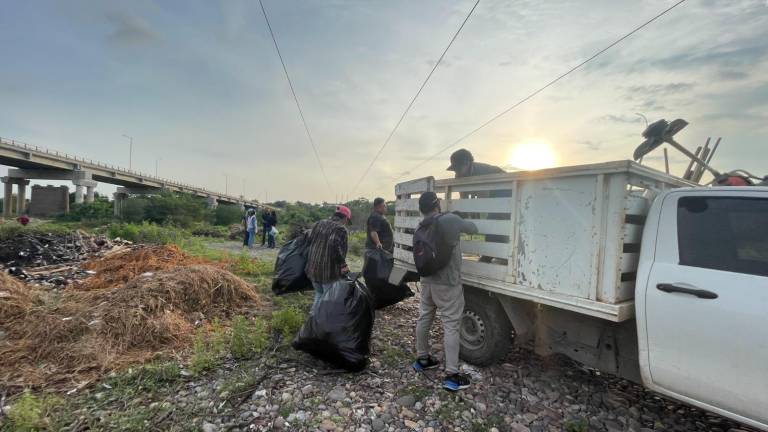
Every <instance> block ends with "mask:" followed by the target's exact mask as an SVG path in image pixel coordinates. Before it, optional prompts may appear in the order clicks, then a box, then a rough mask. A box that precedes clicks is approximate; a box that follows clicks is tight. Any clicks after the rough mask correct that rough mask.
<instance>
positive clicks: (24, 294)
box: [0, 271, 40, 323]
mask: <svg viewBox="0 0 768 432" xmlns="http://www.w3.org/2000/svg"><path fill="white" fill-rule="evenodd" d="M39 303H40V298H39V295H38V293H37V292H36V291H34V290H31V289H30V288H29V287H27V286H26V285H24V284H23V283H21V282H19V281H18V280H17V279H15V278H14V277H12V276H9V275H8V274H7V273H5V272H3V271H0V323H4V322H10V321H11V320H12V319H15V318H17V317H19V316H21V315H24V314H25V313H26V312H27V311H28V310H29V309H30V308H32V306H33V305H35V304H39Z"/></svg>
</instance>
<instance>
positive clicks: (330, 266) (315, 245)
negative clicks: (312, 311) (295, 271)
mask: <svg viewBox="0 0 768 432" xmlns="http://www.w3.org/2000/svg"><path fill="white" fill-rule="evenodd" d="M350 219H352V211H351V210H350V209H349V208H348V207H346V206H341V205H340V206H337V207H336V212H335V213H334V214H333V216H331V217H330V218H328V219H324V220H321V221H319V222H316V223H315V225H313V226H312V231H311V232H310V234H309V250H308V251H307V265H306V267H305V268H304V271H305V272H306V274H307V277H308V278H309V280H310V281H312V286H313V287H314V288H315V302H314V303H313V304H312V307H314V306H315V305H317V303H318V302H319V301H320V298H321V297H322V296H323V293H325V291H326V290H328V289H330V288H331V287H333V285H334V284H336V283H338V282H339V280H340V279H341V277H342V276H343V275H345V274H347V273H349V267H348V266H347V261H346V258H347V227H346V225H347V224H348V223H349V221H350Z"/></svg>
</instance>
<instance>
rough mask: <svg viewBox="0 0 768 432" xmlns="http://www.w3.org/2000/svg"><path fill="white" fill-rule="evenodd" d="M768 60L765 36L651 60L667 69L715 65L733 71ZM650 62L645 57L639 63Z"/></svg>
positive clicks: (767, 44)
mask: <svg viewBox="0 0 768 432" xmlns="http://www.w3.org/2000/svg"><path fill="white" fill-rule="evenodd" d="M764 60H768V41H766V40H765V39H764V38H755V40H739V41H732V42H730V43H726V44H723V45H720V46H715V47H702V48H701V49H700V50H698V51H687V52H684V53H681V54H675V55H672V56H667V57H663V58H660V59H656V60H651V61H650V63H651V64H652V65H654V66H656V67H660V68H663V69H667V70H693V69H696V68H702V67H715V68H719V69H725V70H729V71H732V70H734V67H752V66H754V65H755V64H757V63H760V62H762V61H764ZM646 62H648V59H643V60H641V61H640V62H638V65H640V64H642V63H646Z"/></svg>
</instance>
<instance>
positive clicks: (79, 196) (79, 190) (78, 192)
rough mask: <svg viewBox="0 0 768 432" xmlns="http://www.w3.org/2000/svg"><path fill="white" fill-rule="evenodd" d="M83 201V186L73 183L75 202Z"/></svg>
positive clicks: (80, 202)
mask: <svg viewBox="0 0 768 432" xmlns="http://www.w3.org/2000/svg"><path fill="white" fill-rule="evenodd" d="M82 203H83V187H82V186H80V185H79V184H76V185H75V204H82Z"/></svg>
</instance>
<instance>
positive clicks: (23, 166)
mask: <svg viewBox="0 0 768 432" xmlns="http://www.w3.org/2000/svg"><path fill="white" fill-rule="evenodd" d="M0 165H7V166H11V167H15V169H9V170H8V176H6V177H2V182H3V183H4V184H5V194H4V196H3V198H4V200H3V217H6V218H7V217H11V200H12V198H11V197H12V194H13V185H16V187H17V189H18V191H17V208H16V213H17V214H18V215H22V214H24V213H25V211H26V209H25V205H26V198H27V193H26V187H27V185H29V181H30V180H37V179H39V180H63V181H71V182H72V183H73V184H74V185H75V203H82V202H92V201H93V198H94V190H95V188H96V185H97V184H98V182H102V183H109V184H114V185H118V186H119V187H118V188H117V192H115V194H114V199H115V201H114V207H115V216H120V215H121V214H122V208H123V202H124V200H125V198H127V197H128V196H129V195H137V194H157V193H159V192H160V191H163V190H167V191H172V192H182V193H188V194H192V195H194V196H199V197H204V198H206V199H207V200H208V206H209V207H211V208H215V207H216V206H217V205H218V204H219V203H224V204H235V205H240V206H241V207H255V208H265V207H267V206H265V205H263V204H261V203H259V202H258V201H250V200H246V199H244V198H243V197H236V196H232V195H226V194H222V193H219V192H214V191H211V190H208V189H205V188H202V187H198V186H193V185H189V184H185V183H179V182H176V181H173V180H169V179H164V178H159V177H156V176H150V175H147V174H143V173H140V172H136V171H132V170H128V169H125V168H120V167H117V166H114V165H109V164H105V163H101V162H97V161H93V160H90V159H84V158H81V157H78V156H75V155H69V154H66V153H60V152H57V151H53V150H48V149H45V148H42V147H38V146H33V145H29V144H26V143H22V142H18V141H15V140H8V139H4V138H0Z"/></svg>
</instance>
